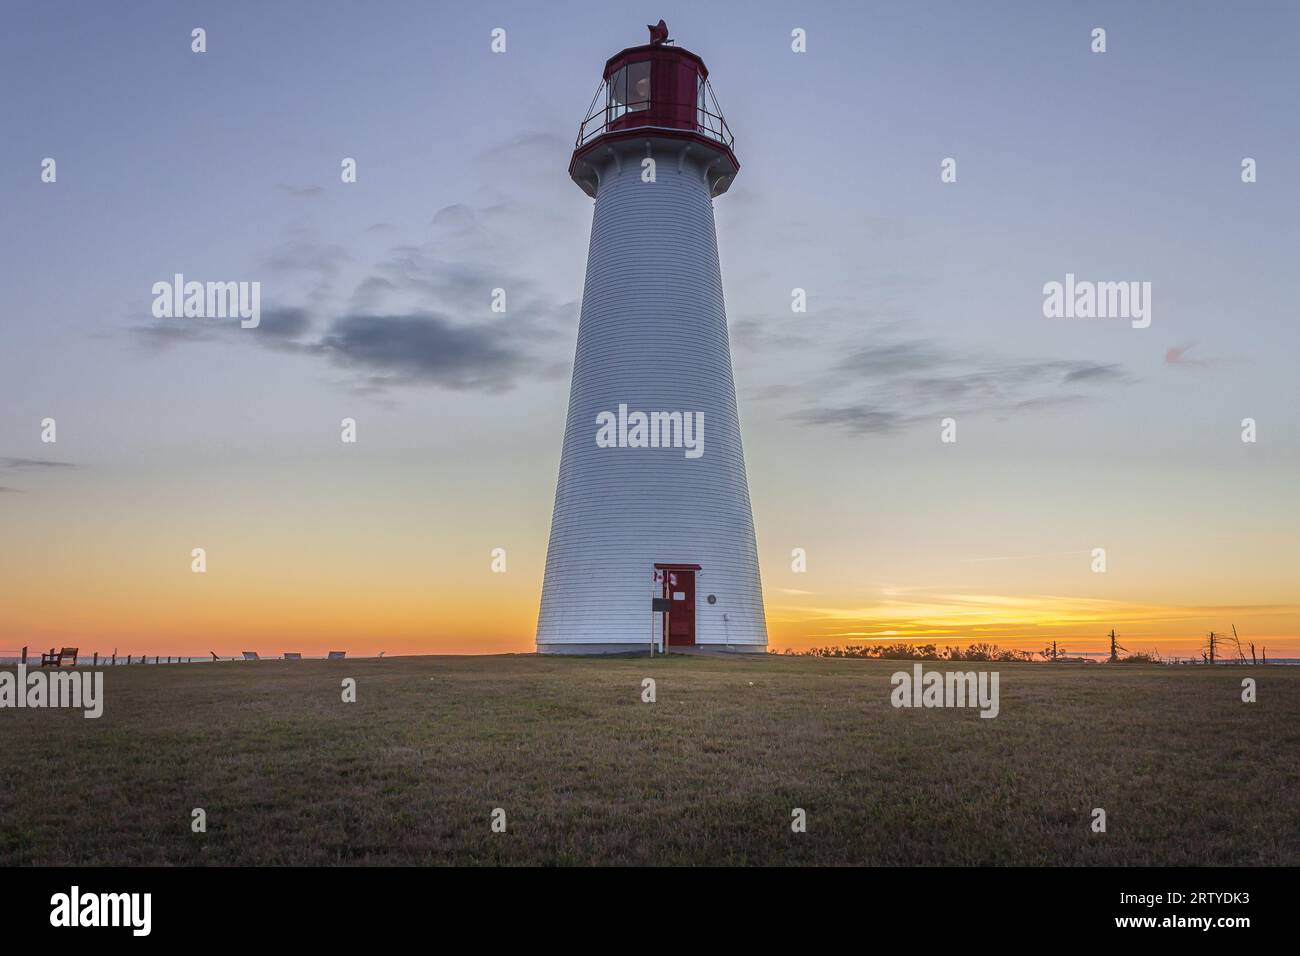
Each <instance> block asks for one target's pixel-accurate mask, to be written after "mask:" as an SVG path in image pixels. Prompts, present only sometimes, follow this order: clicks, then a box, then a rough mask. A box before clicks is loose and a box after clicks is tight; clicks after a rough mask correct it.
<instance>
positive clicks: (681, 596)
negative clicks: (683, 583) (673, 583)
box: [673, 591, 686, 601]
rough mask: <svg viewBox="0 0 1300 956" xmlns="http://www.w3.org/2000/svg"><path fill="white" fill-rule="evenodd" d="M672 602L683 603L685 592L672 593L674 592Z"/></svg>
mask: <svg viewBox="0 0 1300 956" xmlns="http://www.w3.org/2000/svg"><path fill="white" fill-rule="evenodd" d="M673 600H674V601H685V600H686V592H685V591H674V592H673Z"/></svg>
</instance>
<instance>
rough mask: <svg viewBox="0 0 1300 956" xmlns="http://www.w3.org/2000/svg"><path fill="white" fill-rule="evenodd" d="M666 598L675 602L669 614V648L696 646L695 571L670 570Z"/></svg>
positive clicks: (687, 569)
mask: <svg viewBox="0 0 1300 956" xmlns="http://www.w3.org/2000/svg"><path fill="white" fill-rule="evenodd" d="M664 597H666V598H668V599H669V600H671V601H672V602H673V607H672V610H671V611H669V612H668V646H669V647H692V646H694V644H695V570H694V569H693V568H670V569H668V570H667V571H666V572H665V575H664Z"/></svg>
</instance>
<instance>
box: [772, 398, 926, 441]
mask: <svg viewBox="0 0 1300 956" xmlns="http://www.w3.org/2000/svg"><path fill="white" fill-rule="evenodd" d="M790 417H791V418H793V419H794V420H795V421H797V422H801V423H803V424H805V425H829V426H832V427H835V428H840V429H843V430H844V431H847V432H849V433H850V434H853V435H865V434H870V433H883V432H892V431H896V430H897V429H898V428H900V427H901V426H903V425H905V424H907V422H908V421H909V420H910V419H909V418H908V416H906V415H903V414H900V413H899V412H895V411H889V410H886V409H880V408H875V407H873V406H871V405H845V406H840V407H838V408H826V407H823V408H811V409H808V410H806V411H802V412H796V413H795V414H793V415H791V416H790Z"/></svg>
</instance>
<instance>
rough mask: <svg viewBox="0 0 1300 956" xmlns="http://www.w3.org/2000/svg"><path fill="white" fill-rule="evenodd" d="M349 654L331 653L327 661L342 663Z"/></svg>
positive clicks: (342, 652)
mask: <svg viewBox="0 0 1300 956" xmlns="http://www.w3.org/2000/svg"><path fill="white" fill-rule="evenodd" d="M347 653H348V652H347V651H330V652H329V654H328V655H327V656H326V658H325V659H326V660H328V661H341V660H343V658H344V657H345V656H346V655H347Z"/></svg>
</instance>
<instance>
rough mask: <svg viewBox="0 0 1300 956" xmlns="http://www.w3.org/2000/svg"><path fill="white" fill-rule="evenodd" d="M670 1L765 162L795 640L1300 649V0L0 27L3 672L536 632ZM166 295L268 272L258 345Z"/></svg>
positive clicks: (758, 252) (746, 339) (765, 555)
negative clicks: (616, 132) (1124, 312)
mask: <svg viewBox="0 0 1300 956" xmlns="http://www.w3.org/2000/svg"><path fill="white" fill-rule="evenodd" d="M1175 6H1176V9H1177V13H1176V15H1175V14H1174V13H1173V11H1174V9H1175ZM659 17H663V18H665V19H666V20H667V22H668V25H669V28H670V31H671V34H672V36H673V37H674V38H675V39H677V41H678V42H679V43H680V44H681V45H682V46H684V47H686V48H687V49H690V50H692V51H694V52H697V53H699V54H700V55H701V56H702V57H703V58H704V59H705V61H706V63H707V64H708V66H709V69H710V74H711V76H710V78H711V81H712V84H713V88H714V91H715V92H716V94H717V96H718V100H719V102H720V103H721V105H722V108H723V110H724V111H725V113H726V117H727V120H728V123H729V124H730V126H731V128H732V130H733V131H734V133H735V135H736V153H737V155H738V157H739V159H740V163H741V167H742V168H741V172H740V175H739V177H738V178H737V180H736V182H735V184H734V186H733V187H732V188H731V190H730V192H728V193H727V194H726V195H725V196H723V197H721V198H720V199H718V201H717V203H716V215H717V223H718V241H719V248H720V254H721V259H722V270H723V284H724V287H725V290H726V295H727V308H728V314H729V317H730V321H731V333H732V351H733V361H734V365H735V375H736V383H737V388H738V392H739V400H740V412H741V420H742V424H743V429H744V441H745V452H746V458H747V465H748V470H749V485H750V492H751V496H752V499H753V511H754V522H755V527H756V532H757V535H758V546H759V557H760V562H761V568H762V576H763V585H764V591H765V597H766V604H767V615H768V624H769V632H770V641H771V646H772V648H774V649H784V648H787V647H794V648H806V647H809V646H814V645H823V644H832V643H839V644H843V643H862V642H868V643H877V642H888V641H893V640H898V639H917V640H924V641H934V642H936V643H939V644H966V643H969V642H972V641H990V642H994V643H998V644H1001V645H1003V646H1006V647H1015V648H1022V649H1033V650H1040V649H1042V648H1043V647H1044V646H1045V645H1046V644H1048V643H1050V642H1051V641H1052V640H1056V641H1059V642H1060V643H1061V645H1062V646H1063V647H1064V648H1065V649H1067V650H1069V651H1072V652H1082V651H1100V650H1102V649H1103V648H1104V646H1105V644H1106V638H1105V635H1106V633H1107V632H1108V631H1109V630H1110V629H1111V628H1112V627H1114V628H1115V629H1116V630H1117V631H1118V632H1119V633H1120V635H1121V642H1122V643H1123V644H1124V645H1125V646H1126V647H1128V648H1129V649H1130V650H1134V651H1138V650H1152V649H1155V650H1159V651H1160V652H1161V653H1165V654H1174V655H1190V654H1193V653H1195V652H1196V651H1197V649H1198V648H1199V647H1200V646H1201V644H1202V641H1203V638H1204V636H1205V634H1206V633H1207V632H1208V631H1210V630H1215V631H1230V629H1231V627H1232V626H1233V625H1234V624H1235V625H1236V628H1237V630H1238V632H1239V633H1240V634H1241V637H1242V639H1243V640H1244V641H1254V642H1255V643H1256V644H1257V645H1263V646H1266V647H1267V648H1268V651H1269V656H1279V657H1280V656H1291V657H1296V656H1300V507H1298V505H1300V423H1298V418H1300V387H1298V386H1297V375H1296V362H1297V355H1298V354H1300V322H1298V321H1297V319H1298V318H1300V316H1298V315H1297V297H1296V291H1295V282H1296V274H1297V270H1296V256H1297V249H1298V248H1300V243H1298V242H1297V239H1298V230H1297V223H1296V215H1297V210H1300V123H1298V122H1297V111H1296V107H1295V96H1296V90H1297V88H1298V86H1300V84H1298V83H1297V81H1298V80H1300V66H1297V63H1298V62H1300V61H1298V60H1297V57H1296V54H1295V49H1294V47H1295V38H1296V37H1297V35H1300V32H1298V31H1300V8H1298V7H1296V6H1295V5H1294V4H1290V3H1276V4H1270V3H1258V4H1251V5H1249V13H1246V12H1244V11H1241V10H1238V9H1236V8H1231V7H1229V6H1227V5H1223V4H1209V3H1204V4H1202V3H1185V4H1177V5H1173V4H1159V3H1150V4H1140V5H1134V4H1129V3H1116V4H1089V5H1086V6H1085V5H1064V4H1041V3H1030V2H1025V3H995V4H991V5H988V6H983V5H980V6H978V7H977V6H976V5H971V4H966V3H929V2H925V3H921V2H918V3H887V4H879V5H870V6H867V5H858V4H843V3H840V4H806V5H798V6H796V5H792V4H788V3H763V2H759V3H743V4H742V3H733V4H723V3H716V4H708V5H702V4H699V3H681V2H672V3H660V4H657V5H646V4H644V3H638V4H626V3H612V2H611V3H603V4H597V5H592V4H579V3H572V4H565V3H554V4H552V3H547V4H537V3H522V2H521V3H481V4H461V3H456V4H452V3H427V2H418V3H417V2H409V3H405V2H392V3H381V4H373V5H368V4H356V3H343V2H323V3H310V4H309V3H305V2H303V3H284V4H274V5H270V4H259V3H252V2H229V3H220V4H216V3H213V4H193V5H189V4H187V5H178V4H172V3H162V2H157V3H132V4H111V5H110V4H103V3H91V2H87V3H59V4H35V3H19V4H12V5H10V7H9V11H8V13H7V15H6V24H5V25H6V29H5V30H4V31H3V34H0V79H2V80H3V84H4V89H5V91H6V95H5V97H4V98H3V100H2V101H0V130H2V131H3V135H0V181H2V182H3V188H2V189H0V257H2V261H3V263H4V265H3V291H4V298H3V309H2V311H0V399H2V400H0V656H4V655H7V654H9V653H13V652H16V651H17V649H18V648H19V647H21V646H22V645H25V644H26V645H30V646H32V647H33V648H40V647H48V646H50V645H62V644H65V643H67V644H77V645H79V646H80V647H81V648H82V649H83V651H87V652H88V651H93V650H98V651H99V652H100V653H109V652H111V651H112V650H113V649H114V648H117V649H118V650H119V652H120V653H122V654H126V653H132V654H141V653H148V654H164V655H166V654H204V653H206V652H208V651H209V650H215V651H216V652H218V653H219V654H223V655H225V654H233V653H237V652H238V651H240V650H243V649H249V650H258V651H261V652H262V653H263V654H268V655H269V654H279V653H281V652H283V651H286V650H290V651H301V652H304V653H308V654H316V653H321V652H323V651H325V650H329V649H346V650H348V652H349V653H350V654H355V655H364V654H372V653H376V652H378V651H380V650H383V651H385V652H386V653H387V654H389V655H394V654H401V653H496V652H503V651H531V650H532V649H533V636H534V631H533V629H534V626H535V623H536V615H537V605H538V597H539V594H540V588H541V580H542V572H543V567H544V563H545V557H546V554H545V551H546V541H547V534H548V530H549V523H550V515H551V503H552V499H553V495H554V492H555V479H556V472H557V468H558V462H559V452H560V443H561V438H562V433H563V428H564V416H565V410H566V403H567V391H568V377H569V366H570V363H571V362H572V358H573V348H574V342H575V336H576V330H577V321H578V309H579V303H580V300H581V294H582V281H583V273H584V268H585V262H586V253H587V240H588V236H589V229H590V218H591V210H592V202H591V200H590V199H588V198H587V197H586V196H585V195H583V193H582V192H581V191H580V190H579V189H578V188H577V187H576V186H575V185H574V184H573V183H572V182H571V181H570V180H569V178H568V175H567V173H566V168H567V165H568V160H569V155H570V152H571V150H572V146H573V137H574V134H575V133H576V130H577V126H578V123H579V122H580V121H581V120H582V118H583V116H584V110H585V108H586V107H587V104H588V102H589V101H590V100H591V96H592V93H593V92H594V90H595V89H596V86H597V83H598V82H599V80H600V72H601V68H602V66H603V64H604V61H605V59H606V58H607V57H609V56H611V55H612V54H614V53H616V52H617V51H618V50H620V49H621V48H623V47H627V46H632V45H636V44H640V43H643V42H645V39H646V35H647V34H646V30H645V27H644V24H645V23H647V22H652V21H654V20H657V19H658V18H659ZM196 26H201V27H204V28H205V29H206V30H207V45H208V52H206V53H203V54H196V53H192V52H191V50H190V43H191V41H190V31H191V29H192V28H194V27H196ZM1098 26H1100V27H1104V28H1105V29H1106V30H1107V42H1108V49H1107V52H1105V53H1104V54H1095V53H1092V52H1091V51H1090V49H1089V43H1090V32H1091V30H1092V29H1093V28H1094V27H1098ZM495 27H502V28H504V29H505V30H506V31H507V52H506V53H504V54H494V53H492V52H491V50H490V49H489V43H490V33H491V31H492V29H493V28H495ZM795 27H802V28H804V29H805V30H806V31H807V35H808V52H807V53H805V54H795V53H792V52H791V50H790V32H791V30H792V29H793V28H795ZM45 157H52V158H54V159H55V160H56V161H57V174H58V178H57V182H55V183H43V182H41V178H40V174H41V161H42V159H43V158H45ZM344 157H353V158H355V159H356V161H357V169H358V181H357V182H356V183H354V184H345V183H343V182H341V181H340V175H339V173H340V162H341V160H342V159H343V158H344ZM945 157H953V158H955V159H956V162H957V172H958V176H957V181H956V182H955V183H950V184H944V183H941V182H940V179H939V164H940V162H941V160H943V159H944V158H945ZM1243 157H1252V158H1254V159H1255V160H1256V161H1257V164H1258V182H1256V183H1253V184H1244V183H1243V182H1242V181H1241V175H1240V173H1241V162H1242V159H1243ZM175 273H183V274H184V275H185V276H186V277H187V278H190V279H197V280H200V281H207V280H214V281H218V280H219V281H259V282H261V284H262V323H261V326H260V327H259V328H257V329H240V328H239V325H238V322H237V321H230V320H194V319H190V320H186V319H156V318H154V317H153V316H152V315H151V311H150V308H151V305H152V301H153V296H152V293H151V288H152V286H153V284H154V283H155V282H158V281H170V280H171V278H172V276H173V275H174V274H175ZM1067 273H1073V274H1075V275H1077V276H1079V277H1080V278H1084V279H1093V280H1098V281H1106V280H1112V281H1127V280H1139V281H1149V282H1150V283H1151V284H1152V289H1153V292H1152V321H1151V325H1150V327H1149V328H1146V329H1135V328H1132V327H1131V325H1130V323H1129V322H1128V321H1125V320H1102V319H1073V320H1066V319H1047V318H1044V316H1043V312H1042V303H1043V292H1042V289H1043V285H1044V283H1047V282H1051V281H1063V280H1064V278H1065V276H1066V274H1067ZM498 287H499V288H504V289H506V290H507V295H508V311H507V312H506V313H505V314H504V315H502V314H494V313H493V312H492V311H491V310H490V305H491V297H492V289H494V288H498ZM796 287H799V288H804V289H806V290H807V296H808V311H807V313H806V314H794V313H792V312H791V308H790V302H791V290H792V289H794V288H796ZM47 417H50V418H54V419H55V420H56V422H57V439H58V440H57V442H56V443H53V444H49V443H44V442H42V441H41V422H42V419H45V418H47ZM345 417H352V418H355V419H356V421H357V429H358V441H357V442H356V443H355V444H344V443H342V442H341V441H340V427H339V423H340V420H341V419H342V418H345ZM946 417H952V418H954V419H956V422H957V436H958V440H957V442H956V443H955V444H944V443H941V442H940V440H939V439H940V421H941V420H942V419H943V418H946ZM1247 417H1249V418H1253V419H1255V420H1256V422H1257V427H1258V440H1257V441H1256V442H1255V443H1244V442H1243V441H1242V440H1241V431H1242V429H1241V422H1242V419H1244V418H1247ZM196 547H202V548H204V549H206V553H207V567H208V569H207V572H206V573H205V574H194V573H192V572H191V570H190V565H191V550H192V549H193V548H196ZM494 548H504V549H505V550H506V554H507V570H506V573H504V574H497V573H493V572H492V570H491V552H492V549H494ZM795 548H803V549H805V550H806V552H807V571H806V572H805V573H796V572H794V571H793V570H792V568H791V552H792V550H793V549H795ZM1094 548H1104V549H1105V550H1106V563H1107V570H1106V572H1105V573H1100V574H1099V573H1094V572H1093V570H1092V563H1093V558H1092V551H1093V549H1094Z"/></svg>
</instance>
